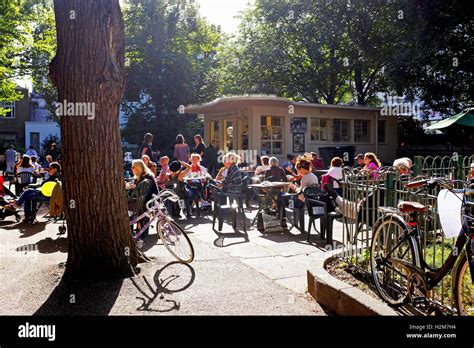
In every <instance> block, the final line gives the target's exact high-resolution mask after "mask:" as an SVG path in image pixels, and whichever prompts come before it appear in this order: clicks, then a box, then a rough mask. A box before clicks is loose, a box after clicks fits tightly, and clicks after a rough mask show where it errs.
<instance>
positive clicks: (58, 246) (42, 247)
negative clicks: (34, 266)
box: [15, 237, 68, 254]
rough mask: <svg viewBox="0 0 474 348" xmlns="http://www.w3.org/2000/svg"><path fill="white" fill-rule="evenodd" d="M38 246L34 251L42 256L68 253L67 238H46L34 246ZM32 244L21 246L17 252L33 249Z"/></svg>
mask: <svg viewBox="0 0 474 348" xmlns="http://www.w3.org/2000/svg"><path fill="white" fill-rule="evenodd" d="M33 245H34V246H36V247H35V248H34V249H35V250H38V251H39V252H40V253H42V254H52V253H55V252H58V251H59V252H61V253H67V248H68V242H67V238H57V239H52V238H51V237H48V238H45V239H42V240H40V241H39V242H36V243H35V244H33ZM31 246H32V244H26V245H22V246H19V247H18V248H16V249H15V250H16V251H18V252H22V251H24V250H25V249H28V248H31Z"/></svg>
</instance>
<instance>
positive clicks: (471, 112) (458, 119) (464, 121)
mask: <svg viewBox="0 0 474 348" xmlns="http://www.w3.org/2000/svg"><path fill="white" fill-rule="evenodd" d="M452 124H458V125H460V126H467V127H474V108H469V109H466V110H463V111H462V112H460V113H459V114H457V115H454V116H451V117H448V118H445V119H444V120H441V121H439V122H436V123H433V124H432V125H431V126H429V127H426V129H441V128H446V127H449V126H451V125H452Z"/></svg>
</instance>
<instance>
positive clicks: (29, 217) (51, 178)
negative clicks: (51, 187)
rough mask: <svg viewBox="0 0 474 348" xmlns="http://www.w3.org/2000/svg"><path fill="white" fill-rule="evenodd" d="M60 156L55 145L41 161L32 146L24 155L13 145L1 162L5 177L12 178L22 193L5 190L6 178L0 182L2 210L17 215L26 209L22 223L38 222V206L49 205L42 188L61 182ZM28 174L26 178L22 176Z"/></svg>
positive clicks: (53, 144) (52, 145) (0, 204)
mask: <svg viewBox="0 0 474 348" xmlns="http://www.w3.org/2000/svg"><path fill="white" fill-rule="evenodd" d="M59 160H60V152H59V149H58V146H57V144H56V143H52V144H51V146H50V149H49V150H48V151H47V154H46V156H44V158H41V157H40V156H39V155H38V152H37V151H36V149H35V148H34V147H33V146H29V147H28V149H27V150H26V151H25V153H24V154H20V153H18V152H17V151H16V150H15V146H14V145H13V144H11V145H9V147H8V149H7V150H6V151H5V154H4V155H3V158H2V161H1V162H2V168H1V169H2V171H3V177H9V178H10V180H13V178H14V183H15V185H16V186H17V187H21V188H22V191H21V192H18V191H17V190H16V188H15V190H16V191H17V192H16V193H17V194H18V197H17V196H16V195H15V193H13V192H11V191H9V190H7V189H6V187H4V180H5V179H4V178H3V177H1V180H0V184H1V185H0V206H2V207H3V208H2V210H4V211H11V212H12V213H14V214H16V213H17V212H18V211H19V209H20V208H21V207H23V208H24V218H23V220H22V221H23V222H26V223H31V222H33V221H34V219H35V206H34V204H35V202H41V201H49V199H50V197H47V196H45V195H44V194H43V192H42V190H41V188H42V187H43V185H44V184H46V183H48V182H54V183H57V182H60V181H61V165H60V163H59ZM23 173H27V175H22V174H23Z"/></svg>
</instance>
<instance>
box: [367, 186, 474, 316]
mask: <svg viewBox="0 0 474 348" xmlns="http://www.w3.org/2000/svg"><path fill="white" fill-rule="evenodd" d="M406 187H407V188H410V189H413V188H421V189H419V190H418V191H417V192H415V194H418V193H420V192H423V191H425V190H428V189H434V188H437V187H438V188H442V189H444V190H442V191H443V192H444V193H445V194H451V198H450V199H451V200H454V203H456V199H457V200H458V201H457V203H458V204H457V205H456V204H452V203H450V204H451V206H456V207H458V206H459V207H460V211H459V215H457V213H455V214H453V213H451V214H450V218H453V220H452V221H454V222H456V219H457V218H458V217H459V224H460V225H461V226H460V231H459V230H457V229H456V230H455V233H456V234H457V240H456V243H455V244H454V247H453V249H452V250H451V252H450V253H449V255H448V257H447V258H446V260H445V261H444V263H443V265H441V267H439V268H437V269H434V268H432V267H430V266H429V265H428V264H427V263H426V261H425V259H424V257H423V253H422V235H423V231H422V230H421V229H420V228H419V227H418V226H419V218H420V213H425V212H427V211H428V209H429V207H427V206H425V205H423V204H421V203H418V202H408V201H400V202H399V203H398V206H397V208H389V207H380V208H379V211H381V212H382V213H383V216H382V217H381V218H380V219H379V220H378V221H377V222H376V224H375V226H374V229H373V231H374V234H373V236H372V243H371V248H370V265H371V271H372V277H373V280H374V283H375V286H376V288H377V291H378V293H379V295H380V296H381V297H382V299H384V300H385V301H386V302H387V303H388V304H390V305H392V306H395V307H398V306H402V305H404V304H407V303H410V302H414V300H415V299H424V300H426V296H427V294H428V292H429V291H430V290H432V289H433V288H434V287H436V286H437V285H438V284H439V283H440V282H441V281H442V279H443V278H444V277H445V276H446V275H447V274H448V272H449V271H452V279H451V281H452V288H451V294H452V297H453V302H454V304H455V307H456V309H457V312H458V314H459V315H471V316H472V315H474V291H473V288H474V286H473V282H474V262H473V256H472V255H473V252H474V202H472V201H469V200H468V197H474V190H472V189H469V188H467V184H464V185H463V187H464V188H463V189H460V190H459V189H455V188H454V182H453V181H447V180H444V179H440V178H431V179H422V180H417V181H412V182H409V183H407V184H406ZM454 197H456V198H454ZM459 200H460V201H461V202H460V203H459ZM451 202H453V201H451ZM456 211H457V209H456ZM442 214H445V213H443V212H442V211H439V216H440V218H442V217H443V216H442ZM443 218H446V217H443ZM452 225H456V223H453V224H452ZM457 231H459V234H458V232H457Z"/></svg>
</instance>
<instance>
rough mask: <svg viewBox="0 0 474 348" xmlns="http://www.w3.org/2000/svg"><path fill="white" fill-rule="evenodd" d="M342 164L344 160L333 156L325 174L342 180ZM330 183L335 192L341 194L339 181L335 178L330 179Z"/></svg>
mask: <svg viewBox="0 0 474 348" xmlns="http://www.w3.org/2000/svg"><path fill="white" fill-rule="evenodd" d="M343 166H344V161H343V160H342V158H340V157H334V158H333V159H332V160H331V165H330V167H329V170H328V173H327V175H329V176H330V177H331V178H334V179H336V180H342V177H343V174H342V167H343ZM331 184H332V186H333V188H334V189H335V190H336V191H337V193H339V194H342V188H341V187H339V183H338V182H337V181H335V180H331Z"/></svg>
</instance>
